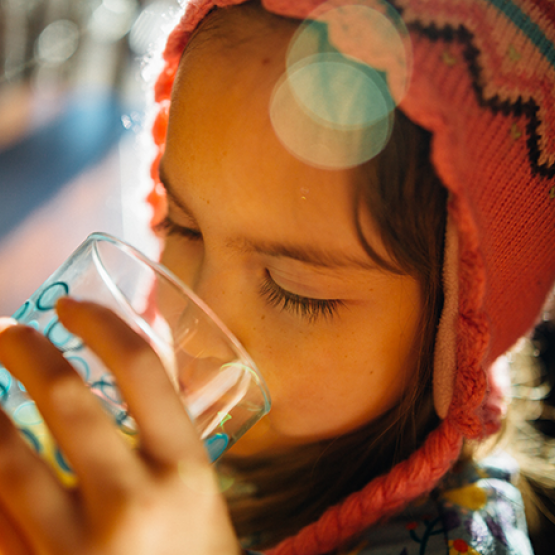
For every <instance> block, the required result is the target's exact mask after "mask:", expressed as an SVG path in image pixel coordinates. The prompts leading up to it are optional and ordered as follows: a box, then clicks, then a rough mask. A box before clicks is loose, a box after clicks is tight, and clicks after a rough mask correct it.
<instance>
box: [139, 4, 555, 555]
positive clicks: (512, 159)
mask: <svg viewBox="0 0 555 555" xmlns="http://www.w3.org/2000/svg"><path fill="white" fill-rule="evenodd" d="M243 2H244V0H191V1H190V2H189V3H187V4H186V6H185V13H184V15H183V17H182V19H181V21H180V22H179V23H178V25H177V26H176V27H175V29H174V30H173V32H172V33H171V35H170V37H169V39H168V42H167V45H166V49H165V51H164V61H165V67H164V69H163V71H162V73H161V75H160V76H159V78H158V81H157V83H156V88H155V100H156V102H157V104H158V106H159V112H158V116H157V118H156V120H155V124H154V128H153V136H154V140H155V144H156V146H157V148H158V156H157V158H156V160H155V161H154V163H153V166H152V176H153V179H154V181H155V187H154V189H153V191H152V192H151V194H150V195H149V202H150V203H151V205H152V206H153V209H154V219H157V218H159V214H160V213H161V212H162V211H163V210H164V206H165V198H164V193H163V189H162V187H161V186H160V185H159V183H158V163H159V161H160V158H161V156H162V154H163V151H164V144H165V136H166V128H167V123H168V112H169V106H170V98H171V91H172V85H173V81H174V77H175V74H176V71H177V67H178V64H179V60H180V57H181V54H182V53H183V50H184V49H185V47H186V45H187V41H188V39H189V37H190V36H191V34H192V32H193V31H194V29H195V28H196V27H197V25H198V24H199V22H200V21H201V20H202V19H203V18H204V17H205V16H206V14H207V13H208V12H209V11H210V10H211V9H212V8H214V7H215V6H217V7H221V8H225V7H226V6H231V5H235V4H241V3H243ZM262 4H263V6H264V7H265V8H266V9H267V10H268V11H270V12H273V13H276V14H279V15H283V16H287V17H292V18H297V19H305V18H307V17H314V14H315V13H317V14H319V15H320V16H322V14H324V15H323V16H322V17H323V20H324V21H325V12H326V10H330V9H339V11H340V9H341V8H342V7H345V6H352V5H356V6H368V7H371V8H373V9H377V8H376V7H377V6H378V8H379V6H383V5H384V4H385V2H384V0H332V1H330V0H328V1H327V2H325V3H324V2H322V0H263V2H262ZM389 4H390V5H392V6H393V7H394V8H395V9H396V11H397V13H398V14H400V17H401V18H402V21H403V22H404V25H405V26H406V27H405V28H406V29H408V36H409V37H410V40H409V43H410V51H411V54H410V58H411V59H410V66H411V72H410V80H407V82H406V83H405V84H403V86H404V87H405V89H406V90H404V91H403V95H402V99H400V103H399V108H400V109H401V110H402V111H403V112H404V113H405V114H406V115H407V116H408V117H409V118H410V119H411V120H413V121H414V122H415V123H417V124H419V125H420V126H422V127H424V128H426V129H428V130H429V131H431V132H432V134H433V142H432V162H433V163H434V166H435V168H436V171H437V173H438V175H439V177H440V178H441V180H442V182H443V183H444V185H445V186H446V188H447V189H448V190H449V193H450V195H449V204H448V225H447V238H446V253H445V267H444V283H443V288H444V294H445V305H444V310H443V313H442V316H441V321H440V326H439V329H438V333H437V341H436V349H435V365H434V399H435V406H436V411H437V413H438V415H439V416H440V417H441V418H442V421H441V424H440V425H439V427H438V428H437V429H436V430H435V431H433V432H432V433H431V434H430V435H429V436H428V438H427V439H426V441H425V443H424V445H423V446H422V447H421V448H420V449H419V450H418V451H416V452H415V453H413V454H412V455H411V457H410V458H409V459H407V460H405V461H403V462H401V463H399V464H398V465H397V466H395V467H394V468H393V469H392V470H391V471H390V472H389V473H388V474H386V475H383V476H380V477H378V478H376V479H374V480H373V481H371V482H370V483H369V484H367V485H366V487H365V488H364V489H363V490H361V491H360V492H357V493H354V494H352V495H351V496H349V497H348V498H347V499H346V500H345V501H343V502H342V503H341V504H340V505H338V506H335V507H332V508H330V509H328V511H327V512H325V513H324V515H323V516H322V517H321V518H320V520H319V521H318V522H316V523H313V524H311V525H309V526H307V527H306V528H304V529H303V530H301V532H300V533H299V534H298V535H297V536H295V537H292V538H289V539H287V540H285V541H284V542H282V543H281V544H280V545H279V546H278V547H277V548H275V549H274V550H273V551H272V553H276V554H280V555H281V554H285V553H291V554H293V553H296V554H298V555H311V554H314V555H316V554H320V553H327V552H329V551H331V550H333V549H335V548H336V547H337V546H338V545H340V544H341V542H343V541H344V540H345V539H347V538H349V537H351V536H352V535H353V534H356V533H357V532H358V531H361V530H363V529H364V528H366V527H368V526H369V525H371V524H372V523H374V522H375V521H377V520H378V519H379V518H381V517H382V516H383V515H384V514H388V513H391V512H395V511H397V510H400V509H401V508H402V507H403V506H404V505H406V504H407V503H408V502H409V501H411V500H412V499H414V498H416V497H418V496H419V495H421V494H423V493H425V492H428V491H430V490H431V489H432V488H433V487H434V486H435V484H437V482H438V480H439V479H440V478H441V477H442V476H443V475H444V474H445V473H446V472H447V471H448V470H449V468H450V467H451V466H452V464H453V462H454V461H455V460H456V459H457V457H458V456H459V453H460V449H461V445H462V440H463V438H472V439H481V438H484V437H486V436H488V435H490V434H492V433H494V432H495V431H497V430H498V429H499V425H500V420H501V417H502V416H503V413H504V403H503V395H502V391H501V388H500V387H499V385H498V380H497V379H496V373H495V372H494V371H493V368H495V365H494V364H493V363H494V361H496V359H498V357H500V356H501V355H502V354H503V353H504V352H505V351H506V350H507V349H509V348H510V347H511V346H512V345H513V344H514V343H515V341H516V340H517V339H518V338H519V337H521V336H522V335H523V334H525V333H526V332H527V331H528V330H530V328H531V327H532V326H533V325H534V323H535V321H536V319H537V317H538V315H539V313H540V311H541V308H542V305H543V303H544V301H545V299H546V296H547V294H548V293H549V291H550V288H551V287H552V286H553V281H554V280H555V179H554V177H555V4H553V3H552V2H551V1H550V0H391V1H390V2H389ZM388 9H389V8H388ZM315 10H316V11H315ZM318 10H320V11H318ZM345 13H348V10H345ZM341 23H342V24H338V25H332V24H331V23H330V24H329V26H328V35H329V40H330V42H331V43H332V44H333V46H334V47H335V48H336V49H337V50H339V51H340V52H342V53H345V54H347V55H349V56H352V57H354V58H356V59H359V60H361V61H363V62H366V63H367V64H369V65H372V64H373V63H374V65H376V64H380V63H381V64H382V66H383V67H378V68H377V69H379V70H380V71H383V72H384V73H385V74H386V78H387V80H388V85H389V87H390V88H391V89H392V95H393V96H395V90H394V89H395V88H396V87H397V88H398V87H399V86H401V85H399V82H398V79H397V80H396V75H395V70H394V69H392V68H388V67H387V64H388V62H387V56H385V57H384V56H381V57H380V56H378V55H377V54H376V53H375V52H374V53H373V52H372V51H371V50H372V48H371V46H370V47H369V46H368V44H369V43H368V42H366V41H365V40H360V37H359V36H358V34H357V33H356V32H355V31H353V29H356V21H353V20H351V21H349V19H348V17H346V18H345V20H344V21H342V22H341ZM382 54H383V52H382ZM376 60H379V61H376ZM384 60H385V62H384ZM383 64H385V66H384V65H383ZM393 65H394V64H393ZM392 67H393V66H392ZM388 70H390V71H389V73H388ZM396 83H397V84H396Z"/></svg>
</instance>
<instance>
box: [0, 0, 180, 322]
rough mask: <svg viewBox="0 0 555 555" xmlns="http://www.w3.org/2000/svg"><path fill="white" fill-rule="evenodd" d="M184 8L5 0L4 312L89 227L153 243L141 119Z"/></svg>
mask: <svg viewBox="0 0 555 555" xmlns="http://www.w3.org/2000/svg"><path fill="white" fill-rule="evenodd" d="M180 12H181V9H180V7H179V4H178V1H177V0H150V1H149V0H0V315H9V314H12V313H13V312H14V311H15V310H16V309H17V307H18V306H19V305H20V304H21V303H22V302H23V301H24V300H25V299H26V298H27V297H28V296H29V295H30V294H31V293H32V292H33V291H34V290H35V289H36V288H37V287H38V286H39V285H40V284H41V283H42V282H43V281H44V279H46V278H47V277H48V276H49V275H50V274H51V273H52V272H53V271H54V270H55V269H56V268H57V267H58V266H59V265H60V264H61V263H62V262H63V261H64V260H65V259H66V258H67V256H68V255H69V254H70V253H71V252H72V251H73V250H74V249H75V247H77V246H78V245H79V244H80V243H81V242H82V241H83V240H84V239H85V237H86V236H87V235H88V234H89V233H91V232H93V231H106V232H109V233H111V234H113V235H116V236H118V237H121V238H123V239H125V240H127V241H129V242H130V243H132V244H134V245H135V246H137V247H139V248H140V249H142V250H143V251H145V252H147V253H148V254H151V255H154V254H155V252H156V242H155V241H154V239H153V237H152V236H151V235H150V233H149V231H148V225H147V222H148V219H149V212H148V209H147V207H146V205H145V203H144V197H145V195H146V194H147V192H148V188H149V179H148V161H149V159H150V155H149V152H148V150H146V149H145V145H144V144H142V142H141V140H140V130H141V129H142V127H143V125H144V113H145V106H146V102H147V92H148V89H149V88H148V83H149V82H152V80H153V77H154V75H155V73H156V70H157V68H159V65H158V66H157V65H156V63H154V61H156V60H158V59H159V52H160V50H161V48H162V45H163V43H164V41H165V37H166V36H167V33H168V32H169V30H170V29H171V28H172V26H173V24H174V23H175V20H176V17H177V16H178V14H179V13H180ZM149 59H152V60H153V62H151V63H149V62H148V60H149ZM143 142H144V141H143ZM122 206H125V210H122Z"/></svg>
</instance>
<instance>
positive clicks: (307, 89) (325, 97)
mask: <svg viewBox="0 0 555 555" xmlns="http://www.w3.org/2000/svg"><path fill="white" fill-rule="evenodd" d="M410 61H411V56H410V42H409V39H408V32H407V29H406V27H404V25H403V23H402V20H401V18H400V16H399V14H397V12H395V10H394V9H393V8H392V7H391V6H390V5H389V4H388V3H387V2H385V1H383V0H365V1H361V2H355V3H353V2H351V3H349V4H345V2H341V1H340V0H334V1H331V2H326V3H324V4H322V5H321V6H320V7H318V9H317V10H315V11H314V12H313V13H312V14H311V15H310V16H309V18H307V19H306V20H305V21H304V22H303V23H302V24H301V26H300V27H299V29H298V30H297V32H296V33H295V35H294V36H293V38H292V40H291V43H290V45H289V48H288V52H287V59H286V71H285V73H284V74H283V75H282V77H281V78H280V79H279V80H278V82H277V83H276V86H275V88H274V91H273V94H272V98H271V102H270V119H271V121H272V124H273V127H274V130H275V133H276V135H277V136H278V138H279V139H280V141H281V142H282V144H283V145H284V147H285V148H286V149H287V150H288V151H289V152H291V154H293V155H294V156H296V157H297V158H299V159H300V160H302V161H304V162H305V163H308V164H311V165H314V166H316V167H320V168H329V169H339V168H348V167H353V166H356V165H359V164H361V163H363V162H366V161H367V160H370V159H371V158H373V157H374V156H376V155H377V154H379V153H380V152H381V151H382V150H383V148H384V147H385V145H386V144H387V141H388V140H389V137H390V135H391V130H392V126H393V119H394V118H393V114H394V109H395V107H396V106H397V105H398V104H399V102H400V101H401V100H402V99H403V97H404V95H405V94H406V90H407V87H408V83H409V78H410V66H411V64H410Z"/></svg>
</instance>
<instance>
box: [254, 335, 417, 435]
mask: <svg viewBox="0 0 555 555" xmlns="http://www.w3.org/2000/svg"><path fill="white" fill-rule="evenodd" d="M360 343H361V342H360V336H359V337H358V338H357V337H353V339H351V340H347V339H345V338H344V337H343V338H340V339H335V340H332V339H331V338H328V339H327V340H323V339H321V338H320V339H314V340H312V341H308V340H305V341H299V342H298V343H297V344H296V345H295V343H293V342H291V343H290V345H291V346H290V347H289V348H288V349H286V350H283V351H281V352H279V353H278V352H275V351H274V352H273V353H272V352H267V353H265V354H266V355H267V356H260V357H259V358H260V361H259V364H260V368H261V370H262V373H263V374H264V377H265V379H266V381H267V383H268V387H269V389H270V392H271V395H272V400H273V406H272V410H271V412H270V415H269V421H270V423H271V426H272V428H273V430H274V432H276V433H277V434H278V435H283V436H288V437H296V438H301V437H302V438H305V439H306V440H315V439H321V438H325V437H331V436H334V435H338V434H341V433H346V432H348V431H351V430H353V429H355V428H358V427H360V426H362V425H363V424H365V423H366V422H368V421H370V420H372V419H374V418H376V417H378V416H379V415H381V414H383V413H384V412H385V411H386V410H388V409H389V408H391V407H392V406H393V405H394V404H395V403H396V402H397V401H398V400H399V398H400V396H401V394H402V392H403V390H404V387H405V384H406V382H407V380H408V375H409V372H407V370H406V368H407V365H406V364H405V363H406V361H405V360H404V359H403V360H402V361H401V360H400V359H399V357H398V356H395V357H391V356H388V355H389V351H387V352H384V349H383V348H382V347H381V345H380V344H379V343H378V344H374V343H369V344H367V345H361V344H360ZM266 362H267V364H266Z"/></svg>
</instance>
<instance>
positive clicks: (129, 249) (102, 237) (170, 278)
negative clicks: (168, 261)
mask: <svg viewBox="0 0 555 555" xmlns="http://www.w3.org/2000/svg"><path fill="white" fill-rule="evenodd" d="M101 241H104V242H106V243H111V244H112V245H115V246H116V247H118V248H119V249H121V250H122V251H124V252H126V253H127V254H129V255H132V256H134V257H136V258H138V259H139V260H140V261H141V262H142V263H143V264H146V265H147V266H149V267H150V268H152V270H153V271H154V272H155V273H157V274H158V275H160V276H162V277H163V278H164V279H165V280H166V281H167V282H169V283H170V285H172V286H173V287H174V288H175V289H177V290H178V291H179V293H180V294H182V295H183V296H185V297H187V298H188V299H190V300H192V301H193V303H195V304H196V305H197V307H199V308H200V309H201V310H202V311H203V312H205V313H206V314H207V315H208V316H209V317H210V318H211V319H212V322H213V323H214V324H215V325H216V327H217V328H218V329H219V330H220V331H221V332H222V333H223V334H224V335H225V336H226V337H227V339H228V340H229V341H230V342H231V343H232V345H233V347H234V349H235V350H236V351H237V353H238V354H239V356H240V358H241V359H243V360H244V361H246V362H247V364H248V366H250V368H251V369H252V370H253V371H254V372H255V374H256V377H257V379H258V385H259V387H260V390H261V391H262V395H263V397H264V414H267V413H268V411H269V410H270V406H271V397H270V392H269V390H268V386H267V385H266V382H265V380H264V378H263V376H262V374H261V373H260V370H259V369H258V366H257V365H256V364H255V362H254V361H253V359H252V358H251V356H250V355H249V354H248V353H247V351H246V350H245V348H244V347H243V345H241V343H240V342H239V340H238V339H237V338H236V337H235V335H234V334H233V333H232V331H231V330H230V329H229V328H228V327H227V326H226V325H225V324H224V323H223V322H222V321H221V320H220V318H219V317H218V315H217V314H216V313H215V312H214V311H213V310H212V309H211V308H210V307H209V306H208V305H207V304H206V303H205V302H204V301H203V300H202V299H201V298H200V297H199V296H198V295H197V294H196V293H195V292H194V291H193V290H192V289H191V288H190V287H188V286H187V285H186V284H185V283H183V281H181V280H180V279H179V278H178V277H177V276H176V275H175V274H174V273H173V272H172V271H171V270H169V269H167V268H166V267H165V266H163V265H162V264H160V263H159V262H156V261H154V260H152V259H151V258H149V257H148V256H147V255H146V254H143V253H142V252H141V251H140V250H138V249H137V248H136V247H134V246H132V245H130V244H129V243H127V242H126V241H124V240H123V239H119V238H117V237H114V236H113V235H110V234H109V233H105V232H103V231H95V232H94V233H91V234H90V235H89V236H88V237H87V238H86V239H85V243H94V242H97V243H98V242H101Z"/></svg>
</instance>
